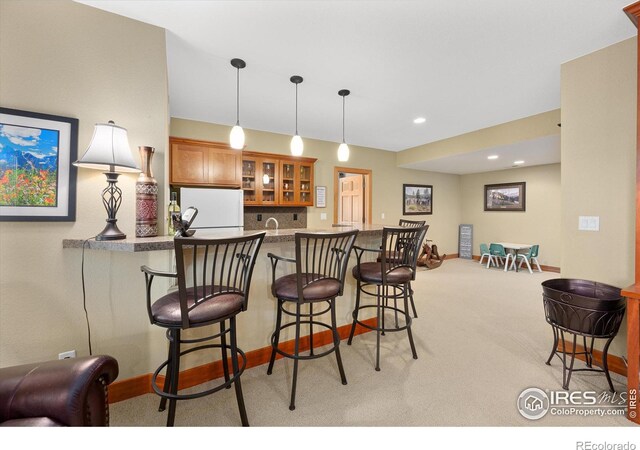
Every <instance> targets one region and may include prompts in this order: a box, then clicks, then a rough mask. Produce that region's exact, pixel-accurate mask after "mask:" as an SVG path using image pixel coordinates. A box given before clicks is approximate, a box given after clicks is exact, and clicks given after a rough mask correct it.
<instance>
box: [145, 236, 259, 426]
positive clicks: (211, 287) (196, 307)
mask: <svg viewBox="0 0 640 450" xmlns="http://www.w3.org/2000/svg"><path fill="white" fill-rule="evenodd" d="M265 234H266V232H264V231H263V232H261V233H256V234H251V235H247V236H240V237H231V238H219V239H206V238H193V237H176V238H175V239H174V248H175V255H176V271H175V272H163V271H158V270H154V269H151V268H149V267H147V266H142V267H141V268H140V270H142V272H144V275H145V284H146V287H147V312H148V314H149V320H150V321H151V324H152V325H156V326H159V327H162V328H165V329H166V330H167V331H166V337H167V339H168V340H169V356H168V358H167V360H166V361H164V362H163V363H162V364H161V365H160V366H159V367H158V368H157V369H156V371H155V372H154V374H153V376H152V377H151V387H152V388H153V390H154V391H155V393H156V394H158V395H159V396H160V397H161V400H160V407H159V408H158V410H159V411H164V410H165V407H166V404H167V400H169V413H168V415H167V426H173V424H174V421H175V415H176V402H177V400H188V399H194V398H199V397H203V396H205V395H209V394H213V393H214V392H218V391H220V390H222V389H226V388H230V387H231V385H232V384H233V385H235V391H236V401H237V403H238V409H239V411H240V420H241V422H242V425H243V426H249V420H248V419H247V412H246V408H245V404H244V398H243V396H242V386H241V384H240V375H242V372H243V371H244V369H245V367H246V365H247V358H246V356H245V354H244V352H243V351H242V350H241V349H240V348H238V346H237V338H236V336H237V333H236V328H237V327H236V316H237V315H238V314H240V313H242V312H243V311H246V310H247V305H248V302H249V288H250V286H251V275H252V273H253V267H254V265H255V262H256V256H257V254H258V251H259V250H260V246H261V244H262V241H263V239H264V236H265ZM154 277H171V278H176V279H177V280H178V290H177V291H174V292H170V293H169V294H166V295H164V296H162V297H160V298H159V299H158V300H156V301H155V302H152V300H151V291H152V289H151V285H152V283H153V279H154ZM211 325H218V327H219V332H217V330H215V329H213V330H210V332H211V333H212V334H209V335H208V336H204V337H194V336H193V335H189V336H188V338H185V337H184V336H182V333H183V332H186V333H188V332H189V330H190V329H191V328H200V327H208V326H211ZM207 334H208V333H207ZM227 338H229V339H230V342H228V341H227ZM218 339H219V342H220V343H219V344H217V343H216V344H213V343H208V342H209V341H211V340H218ZM182 344H188V345H190V346H189V347H188V348H187V349H182V348H181V345H182ZM212 349H219V350H220V351H221V357H222V358H221V362H222V373H223V375H224V380H223V381H222V382H220V383H219V384H218V385H217V386H214V387H209V386H208V385H207V388H205V389H202V390H200V391H199V392H189V393H178V387H179V385H180V383H179V379H178V378H179V376H180V359H181V358H182V356H184V355H186V354H189V353H192V352H195V351H203V350H204V353H206V354H207V355H210V356H211V354H212V352H211V350H212ZM228 351H230V352H231V376H230V374H229V372H230V371H229V362H228V359H227V358H228V353H227V352H228ZM165 368H166V375H165V379H164V384H163V387H160V386H158V382H159V377H158V376H159V375H160V372H162V371H163V370H164V369H165Z"/></svg>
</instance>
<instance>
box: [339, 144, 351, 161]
mask: <svg viewBox="0 0 640 450" xmlns="http://www.w3.org/2000/svg"><path fill="white" fill-rule="evenodd" d="M338 161H349V146H348V145H347V144H345V143H344V142H343V143H342V144H340V147H338Z"/></svg>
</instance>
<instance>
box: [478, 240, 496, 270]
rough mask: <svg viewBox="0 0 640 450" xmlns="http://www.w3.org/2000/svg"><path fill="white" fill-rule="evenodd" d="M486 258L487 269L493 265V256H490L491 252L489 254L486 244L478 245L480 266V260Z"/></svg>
mask: <svg viewBox="0 0 640 450" xmlns="http://www.w3.org/2000/svg"><path fill="white" fill-rule="evenodd" d="M485 256H486V257H487V268H488V267H489V266H490V265H491V263H493V256H491V252H489V246H488V245H487V244H480V264H482V260H483V259H484V257H485Z"/></svg>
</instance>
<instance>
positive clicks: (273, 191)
mask: <svg viewBox="0 0 640 450" xmlns="http://www.w3.org/2000/svg"><path fill="white" fill-rule="evenodd" d="M315 162H316V159H315V158H302V157H292V156H286V155H279V154H273V153H260V152H243V157H242V167H243V178H242V179H243V189H244V199H245V201H244V204H245V205H260V206H313V164H314V163H315ZM265 175H267V176H268V179H267V176H265Z"/></svg>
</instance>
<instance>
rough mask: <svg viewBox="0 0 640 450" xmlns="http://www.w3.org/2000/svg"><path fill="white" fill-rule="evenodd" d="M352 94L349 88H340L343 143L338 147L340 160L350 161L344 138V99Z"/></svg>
mask: <svg viewBox="0 0 640 450" xmlns="http://www.w3.org/2000/svg"><path fill="white" fill-rule="evenodd" d="M349 94H351V91H349V90H348V89H340V90H339V91H338V95H339V96H340V97H342V144H340V146H339V147H338V161H341V162H344V161H349V146H348V145H347V144H346V143H345V140H344V99H345V97H346V96H347V95H349Z"/></svg>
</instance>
